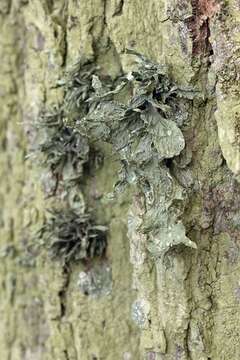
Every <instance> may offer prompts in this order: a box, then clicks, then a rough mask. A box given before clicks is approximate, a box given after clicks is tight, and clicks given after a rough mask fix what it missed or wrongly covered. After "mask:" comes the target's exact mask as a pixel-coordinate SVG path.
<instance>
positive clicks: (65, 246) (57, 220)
mask: <svg viewBox="0 0 240 360" xmlns="http://www.w3.org/2000/svg"><path fill="white" fill-rule="evenodd" d="M49 215H50V216H48V217H47V218H46V221H45V223H44V225H43V226H42V228H41V229H40V231H39V237H40V238H41V239H42V240H43V245H44V246H45V247H46V248H47V249H48V251H49V254H50V256H51V258H53V259H60V260H62V261H63V262H64V263H70V262H73V261H79V260H88V259H92V258H94V257H101V256H103V255H104V253H105V250H106V244H107V241H106V232H107V228H106V227H105V226H102V225H95V224H94V222H93V220H92V218H91V215H90V214H89V213H82V214H79V213H78V212H77V213H76V212H75V211H74V210H72V209H61V210H56V209H55V210H51V211H49Z"/></svg>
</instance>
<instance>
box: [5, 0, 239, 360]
mask: <svg viewBox="0 0 240 360" xmlns="http://www.w3.org/2000/svg"><path fill="white" fill-rule="evenodd" d="M195 3H196V4H198V6H200V5H201V4H203V3H204V1H203V0H199V1H196V2H194V1H190V0H189V1H188V0H183V1H174V0H161V1H159V0H149V1H148V2H147V1H144V0H133V1H127V0H125V1H120V0H105V1H104V0H90V1H89V0H68V1H67V0H66V1H64V0H59V1H50V0H29V1H21V0H12V1H10V0H4V1H1V4H0V29H1V37H0V54H1V60H2V61H1V68H0V94H1V98H0V108H1V113H0V148H1V153H0V169H1V175H0V199H1V204H0V205H1V209H0V241H1V243H0V251H1V256H2V258H1V263H0V274H1V275H0V276H1V277H0V279H1V292H0V311H1V322H0V331H1V334H2V335H1V338H0V357H1V359H4V360H5V359H9V360H10V359H11V360H20V359H21V360H22V359H34V360H35V359H36V360H37V359H41V360H42V359H49V360H50V359H51V360H70V359H71V360H75V359H76V360H79V359H81V360H93V359H98V360H100V359H102V360H103V359H104V360H112V359H124V360H129V359H134V360H135V359H149V360H150V359H164V360H172V359H174V360H207V359H211V360H225V359H226V360H237V359H239V358H240V347H239V341H240V338H239V333H240V331H239V330H240V325H239V316H240V307H239V302H240V284H239V243H238V242H239V237H240V230H239V229H240V218H239V216H240V207H239V200H240V187H239V185H238V182H237V180H236V178H235V176H238V175H239V129H238V127H239V125H238V122H239V110H238V108H239V101H240V100H239V99H240V96H239V78H238V77H239V75H238V74H239V21H240V20H239V1H237V0H229V1H222V2H221V3H220V2H219V4H218V3H217V2H215V1H214V0H212V1H209V2H208V6H206V7H205V8H204V6H203V5H201V6H203V8H204V9H205V10H204V11H205V13H204V14H201V16H202V15H203V16H205V17H207V18H208V23H209V29H210V30H209V29H208V31H210V32H211V37H210V38H209V33H208V36H207V38H206V39H205V40H206V41H207V42H208V41H210V42H211V44H212V48H213V54H210V51H209V48H208V49H207V50H206V49H205V50H204V49H202V47H201V46H200V45H201V44H200V45H199V44H198V45H196V43H195V44H194V46H193V41H192V38H191V36H190V29H189V27H188V26H187V25H186V21H187V19H188V18H189V17H191V16H192V14H193V9H192V5H193V4H195ZM196 4H195V5H196ZM199 4H200V5H199ZM201 16H200V15H198V18H197V19H196V18H195V20H194V21H196V23H195V26H199V23H200V22H201V21H203V18H202V17H201ZM195 17H196V14H195ZM194 21H193V22H194ZM201 36H202V37H204V36H205V33H201V32H200V34H198V37H197V40H195V41H198V42H199V43H200V42H201ZM205 40H204V41H203V43H205ZM207 46H209V44H208V45H206V47H207ZM129 47H133V48H134V49H135V50H136V51H138V52H140V53H143V54H145V55H146V56H147V57H148V58H149V59H151V60H153V61H156V62H159V63H164V64H166V65H167V66H168V67H169V68H170V72H171V75H172V77H173V78H174V80H175V81H176V82H178V83H179V84H181V85H194V86H195V87H196V88H197V89H198V90H199V92H200V94H201V96H200V97H199V98H198V99H196V100H194V101H193V107H192V109H191V111H190V113H189V119H190V121H189V123H188V124H187V126H185V127H184V128H183V134H184V137H185V142H186V150H187V151H186V153H184V155H183V161H185V162H186V163H187V166H186V167H185V168H184V169H179V168H177V169H176V167H174V166H172V175H173V176H174V178H175V179H176V180H177V182H178V183H179V184H180V186H181V187H183V188H185V187H186V188H187V192H188V200H186V202H185V203H184V206H185V209H184V213H183V214H182V215H181V220H182V222H183V224H184V226H185V228H186V232H187V236H188V238H189V239H191V240H192V241H194V242H195V243H196V244H197V249H196V250H194V249H189V248H186V247H184V246H180V247H177V246H176V247H174V248H173V249H172V250H170V251H169V252H168V253H167V254H166V255H165V256H164V257H159V258H152V257H151V256H150V253H149V251H148V250H147V247H148V238H147V236H144V235H142V234H139V232H138V231H136V229H135V228H134V226H133V227H131V228H130V229H127V219H128V218H129V217H130V218H131V219H134V220H133V223H134V224H135V225H137V224H138V223H140V222H141V215H142V208H141V197H140V196H139V194H138V192H137V191H136V193H132V192H130V191H129V193H127V194H125V195H124V196H121V197H119V198H118V199H116V200H114V201H113V202H112V203H110V204H109V203H108V204H107V205H106V203H105V202H104V201H103V200H99V199H100V198H101V195H103V194H106V193H110V192H111V191H112V186H113V184H114V180H116V179H117V172H118V169H119V162H118V160H117V156H113V155H112V150H111V148H110V146H106V145H102V151H103V152H104V155H105V162H104V165H103V167H101V168H100V169H98V170H96V171H95V172H94V175H92V174H91V175H88V176H86V178H85V185H84V188H83V191H84V193H85V196H86V198H87V201H88V203H89V205H90V206H91V207H93V208H94V209H95V210H96V211H95V212H96V214H97V219H98V221H99V222H104V223H108V224H109V228H110V230H109V236H108V250H107V260H105V263H104V265H102V264H101V263H98V261H96V262H94V269H95V270H94V271H95V274H96V271H97V269H99V267H100V271H103V274H104V275H103V282H102V290H101V291H97V296H96V293H94V291H93V293H90V294H89V295H85V294H84V293H83V291H82V288H81V286H80V285H79V276H80V277H81V276H82V278H83V277H84V276H85V273H86V272H89V271H91V270H89V268H88V269H86V267H84V265H81V264H73V265H72V266H71V267H70V268H69V271H68V272H66V269H64V268H63V267H62V266H61V265H60V264H59V262H53V261H51V259H50V258H49V257H48V256H47V254H45V253H44V252H43V253H41V255H39V256H38V257H37V258H36V257H35V256H34V254H31V248H30V249H29V247H30V246H31V245H32V244H34V242H35V241H38V240H37V236H36V230H37V229H38V227H39V226H40V224H41V222H42V218H43V215H44V212H45V209H46V208H48V207H50V206H52V205H54V204H56V203H59V202H60V201H61V199H59V198H58V197H52V198H49V199H47V198H45V197H44V194H43V191H42V188H41V181H40V176H41V172H42V170H41V169H40V168H39V167H38V166H37V165H36V164H35V163H34V161H33V162H31V161H30V160H27V161H26V160H25V156H26V154H27V153H28V152H29V149H30V148H31V147H32V146H33V145H34V142H35V141H36V140H35V135H34V130H33V127H32V125H33V123H34V120H35V119H36V118H37V116H38V114H39V112H40V111H41V110H42V109H43V108H45V107H51V106H53V105H55V104H56V103H58V104H61V102H62V100H63V90H62V88H59V87H58V88H56V83H57V81H58V80H59V79H61V78H62V76H63V74H64V71H65V70H66V68H67V67H68V66H70V65H71V64H72V63H73V62H75V61H77V60H78V59H79V57H84V58H86V59H89V60H91V61H93V62H95V63H96V64H97V65H99V66H100V67H101V71H102V73H103V74H107V75H111V76H112V77H113V78H114V77H117V76H118V75H119V74H120V72H121V71H122V70H123V71H124V72H126V71H128V70H129V69H131V68H132V66H133V64H132V62H131V60H130V57H129V56H127V55H126V53H125V51H124V50H125V49H126V48H129ZM194 47H195V48H194ZM196 49H197V50H196ZM199 49H200V50H199ZM204 51H205V55H204V54H203V52H204ZM210 62H211V63H212V64H211V63H210ZM216 110H217V112H216V113H215V111H216ZM215 114H216V118H215ZM223 156H224V157H225V160H226V163H225V161H224V159H223ZM189 159H190V161H189ZM231 171H232V172H231ZM133 192H134V191H133ZM127 232H128V236H127ZM108 269H111V277H112V279H111V281H110V280H109V272H108ZM95 276H96V275H95ZM136 307H137V309H138V310H139V313H140V315H142V317H143V319H144V321H143V323H141V324H140V326H138V325H139V323H138V321H136V323H135V322H134V319H135V320H136V318H135V317H134V316H133V314H132V309H135V310H136Z"/></svg>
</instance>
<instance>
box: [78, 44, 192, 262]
mask: <svg viewBox="0 0 240 360" xmlns="http://www.w3.org/2000/svg"><path fill="white" fill-rule="evenodd" d="M130 52H131V53H133V54H134V55H136V58H137V60H138V67H137V68H136V70H134V71H132V72H131V73H129V74H127V75H126V76H123V77H121V78H119V79H118V82H117V83H116V82H115V83H112V86H109V84H107V86H106V85H105V84H104V82H103V81H102V79H100V77H99V76H97V75H92V90H93V93H92V95H91V96H90V97H89V98H88V99H86V103H87V104H88V111H87V114H86V115H85V116H83V117H76V118H75V123H76V127H77V128H78V129H79V130H80V132H81V133H82V134H83V135H85V136H86V137H90V138H91V139H93V140H95V141H98V140H100V141H105V142H107V143H110V144H111V145H112V147H113V149H114V151H115V152H116V153H117V154H118V156H119V160H120V161H121V164H122V168H121V171H120V173H119V181H118V182H117V183H116V184H115V192H117V191H122V190H123V189H124V188H125V186H126V185H129V184H131V185H135V186H137V187H138V189H140V191H141V192H142V193H143V194H144V198H145V210H146V211H145V215H144V217H143V221H142V224H141V226H140V229H139V230H140V231H142V232H144V233H146V234H148V236H149V242H148V248H149V251H150V252H151V253H152V254H153V255H154V256H157V257H158V256H161V255H162V254H164V253H165V252H166V251H168V249H170V248H171V247H173V246H176V245H178V244H184V245H186V246H190V247H193V248H195V247H196V245H195V244H194V243H193V242H192V241H191V240H190V239H188V238H187V236H186V235H185V228H184V226H183V224H182V223H181V221H180V215H181V213H182V211H183V208H184V200H185V199H186V192H185V190H184V189H183V187H182V186H181V185H180V184H179V183H178V181H177V180H176V178H175V177H174V176H173V175H172V174H171V172H170V170H169V163H168V162H169V161H170V160H169V159H172V158H174V157H176V156H178V155H179V154H180V153H181V151H182V150H183V149H184V147H185V141H184V136H183V133H182V131H181V129H180V127H181V126H182V125H183V124H184V122H186V121H187V120H188V113H189V112H188V109H189V106H190V103H191V101H192V99H193V98H194V96H196V91H194V90H193V89H192V88H186V87H185V88H183V87H181V86H179V85H177V84H175V83H174V82H173V81H172V80H171V78H170V76H169V74H168V72H167V68H166V67H165V66H162V65H159V64H155V63H153V62H151V61H150V60H148V59H146V58H145V57H144V56H142V55H140V54H138V53H135V52H133V51H130ZM106 88H107V90H106ZM91 92H92V91H91ZM126 93H127V94H128V99H129V100H128V101H121V98H124V96H123V94H124V95H125V98H126Z"/></svg>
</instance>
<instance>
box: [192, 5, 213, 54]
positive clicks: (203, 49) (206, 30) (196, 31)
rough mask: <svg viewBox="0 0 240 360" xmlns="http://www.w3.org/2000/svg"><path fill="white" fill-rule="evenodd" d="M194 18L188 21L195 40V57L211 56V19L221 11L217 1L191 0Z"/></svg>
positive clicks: (193, 50)
mask: <svg viewBox="0 0 240 360" xmlns="http://www.w3.org/2000/svg"><path fill="white" fill-rule="evenodd" d="M191 3H192V12H193V14H192V16H191V17H190V18H188V19H187V20H186V23H187V27H188V30H189V31H190V33H191V37H192V40H193V49H192V54H193V56H197V55H200V54H204V55H209V54H211V52H212V46H211V43H210V41H209V37H210V27H209V21H210V19H211V18H212V17H213V16H214V15H215V14H216V13H217V12H218V11H219V10H220V5H219V4H218V3H217V0H191Z"/></svg>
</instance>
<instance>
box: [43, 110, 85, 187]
mask: <svg viewBox="0 0 240 360" xmlns="http://www.w3.org/2000/svg"><path fill="white" fill-rule="evenodd" d="M38 138H39V145H38V147H37V151H38V153H39V154H40V159H41V166H42V167H44V168H47V169H48V170H49V171H51V172H52V173H53V174H54V175H56V176H57V177H58V178H59V179H62V180H65V179H68V180H69V179H70V180H71V179H78V178H79V177H80V176H81V175H82V166H83V164H84V163H86V162H87V161H88V153H89V145H88V141H87V139H86V137H83V136H82V135H81V134H80V132H79V131H78V130H76V129H73V128H71V127H69V126H67V125H65V123H64V114H63V111H62V110H60V109H58V110H57V109H56V110H55V111H53V112H45V113H43V114H42V115H41V116H40V119H39V120H38Z"/></svg>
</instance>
